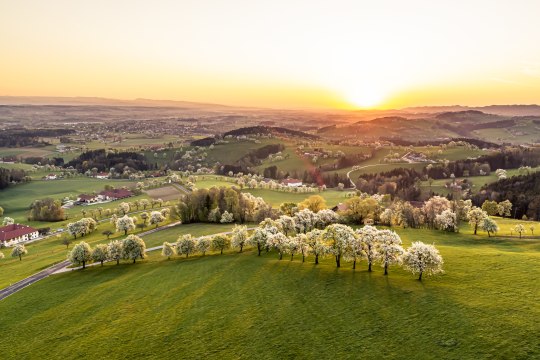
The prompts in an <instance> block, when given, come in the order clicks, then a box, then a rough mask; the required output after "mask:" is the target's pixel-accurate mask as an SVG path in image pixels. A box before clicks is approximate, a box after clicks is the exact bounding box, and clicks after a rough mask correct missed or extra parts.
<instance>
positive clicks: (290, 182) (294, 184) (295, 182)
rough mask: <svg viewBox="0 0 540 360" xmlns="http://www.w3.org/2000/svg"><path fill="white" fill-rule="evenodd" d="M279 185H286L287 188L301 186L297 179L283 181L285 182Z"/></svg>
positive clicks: (300, 181)
mask: <svg viewBox="0 0 540 360" xmlns="http://www.w3.org/2000/svg"><path fill="white" fill-rule="evenodd" d="M281 183H282V184H283V185H287V186H290V187H298V186H302V180H298V179H285V180H283V181H281Z"/></svg>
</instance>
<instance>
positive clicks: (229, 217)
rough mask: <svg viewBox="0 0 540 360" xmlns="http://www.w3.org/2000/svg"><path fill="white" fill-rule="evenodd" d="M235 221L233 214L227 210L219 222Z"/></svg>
mask: <svg viewBox="0 0 540 360" xmlns="http://www.w3.org/2000/svg"><path fill="white" fill-rule="evenodd" d="M233 221H234V216H233V214H231V213H230V212H228V211H227V210H225V211H224V212H223V214H222V215H221V220H219V222H220V223H222V224H228V223H232V222H233Z"/></svg>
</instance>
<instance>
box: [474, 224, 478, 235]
mask: <svg viewBox="0 0 540 360" xmlns="http://www.w3.org/2000/svg"><path fill="white" fill-rule="evenodd" d="M476 230H478V224H475V225H474V235H476Z"/></svg>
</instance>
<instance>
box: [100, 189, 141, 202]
mask: <svg viewBox="0 0 540 360" xmlns="http://www.w3.org/2000/svg"><path fill="white" fill-rule="evenodd" d="M99 195H100V196H101V197H102V198H103V200H119V199H125V198H128V197H132V196H133V193H132V192H131V191H129V190H126V189H112V190H105V191H102V192H100V193H99Z"/></svg>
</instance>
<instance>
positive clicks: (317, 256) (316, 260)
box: [315, 254, 319, 265]
mask: <svg viewBox="0 0 540 360" xmlns="http://www.w3.org/2000/svg"><path fill="white" fill-rule="evenodd" d="M318 263H319V254H315V265H317V264H318Z"/></svg>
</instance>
